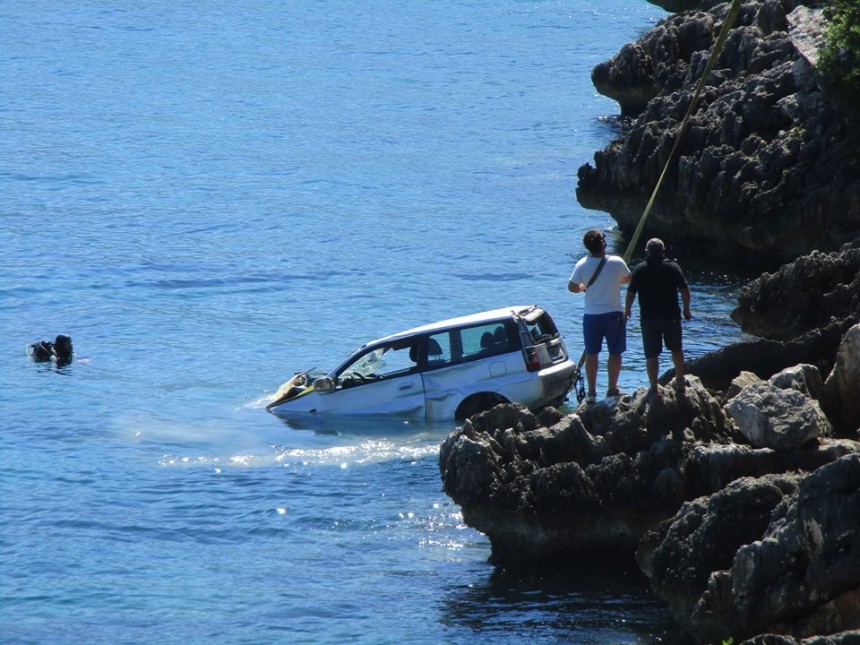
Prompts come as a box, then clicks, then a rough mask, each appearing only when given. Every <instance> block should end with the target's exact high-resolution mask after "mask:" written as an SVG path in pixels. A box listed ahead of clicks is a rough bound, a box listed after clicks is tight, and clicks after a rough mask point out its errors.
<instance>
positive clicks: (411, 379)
mask: <svg viewBox="0 0 860 645" xmlns="http://www.w3.org/2000/svg"><path fill="white" fill-rule="evenodd" d="M417 351H418V350H417V345H413V344H410V343H409V342H408V341H403V340H401V341H399V342H396V343H385V344H381V345H377V346H374V347H371V348H368V349H367V350H365V351H364V352H362V353H361V354H359V355H358V356H356V358H355V360H353V361H351V362H350V363H348V364H347V365H345V366H344V367H342V368H341V369H340V370H338V374H337V375H336V378H335V388H334V390H333V391H331V392H326V393H320V395H319V408H318V411H320V412H326V413H333V414H392V415H398V416H403V417H407V418H423V417H424V385H423V383H422V381H421V375H420V374H419V372H418V360H417V358H418V356H417Z"/></svg>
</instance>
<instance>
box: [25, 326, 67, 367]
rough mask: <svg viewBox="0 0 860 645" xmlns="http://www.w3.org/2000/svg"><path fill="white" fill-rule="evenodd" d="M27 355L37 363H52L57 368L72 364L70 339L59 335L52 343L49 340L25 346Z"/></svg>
mask: <svg viewBox="0 0 860 645" xmlns="http://www.w3.org/2000/svg"><path fill="white" fill-rule="evenodd" d="M27 354H29V355H30V358H32V359H33V360H34V361H36V362H37V363H45V362H47V361H53V362H55V363H56V364H57V366H58V367H62V366H63V365H68V364H69V363H71V362H72V354H73V352H72V339H71V338H70V337H68V336H65V335H63V334H60V335H59V336H57V337H56V338H55V339H54V342H53V343H52V342H51V341H49V340H40V341H39V342H37V343H31V344H30V345H27Z"/></svg>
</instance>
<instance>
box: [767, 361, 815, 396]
mask: <svg viewBox="0 0 860 645" xmlns="http://www.w3.org/2000/svg"><path fill="white" fill-rule="evenodd" d="M768 383H770V384H771V385H773V386H774V387H778V388H779V389H781V390H797V391H798V392H802V393H803V394H805V395H806V396H808V397H809V398H811V399H815V400H816V401H818V400H820V399H821V396H822V394H823V393H824V381H823V380H822V378H821V372H819V371H818V368H817V367H815V365H809V364H808V363H801V364H800V365H795V366H794V367H787V368H785V369H784V370H782V371H781V372H779V373H778V374H774V375H773V376H771V377H770V378H769V379H768Z"/></svg>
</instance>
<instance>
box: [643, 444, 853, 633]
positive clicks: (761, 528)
mask: <svg viewBox="0 0 860 645" xmlns="http://www.w3.org/2000/svg"><path fill="white" fill-rule="evenodd" d="M636 557H637V561H638V562H639V563H640V568H641V569H642V570H643V571H644V572H645V573H646V575H648V577H649V579H650V582H651V586H652V588H653V589H654V591H655V593H657V594H658V595H659V596H660V597H662V598H664V599H665V600H666V601H667V602H668V604H669V607H670V610H671V612H672V614H673V616H674V617H675V619H676V620H677V621H678V622H679V624H680V625H681V626H682V627H683V629H684V630H685V631H687V632H688V633H690V634H692V635H693V636H694V637H695V638H696V639H697V640H698V641H700V642H707V643H711V642H720V640H721V639H724V638H728V637H729V636H731V637H733V638H735V639H743V638H748V637H752V636H753V635H755V634H765V633H773V634H784V635H787V636H789V637H791V638H792V639H793V638H807V637H810V636H812V635H814V634H819V635H827V634H833V635H834V637H835V638H837V640H836V641H834V642H851V641H845V640H839V639H842V638H844V637H843V636H841V634H844V633H845V632H849V634H850V630H857V629H860V454H852V455H847V456H844V457H842V458H840V459H838V460H835V461H834V462H832V463H830V464H827V465H824V466H822V467H821V468H818V469H817V470H815V472H813V473H811V474H809V475H807V476H805V477H802V476H799V475H780V476H767V477H760V478H757V479H747V480H738V481H735V482H733V483H732V484H730V485H729V486H727V487H726V488H725V489H724V490H722V491H720V492H718V493H716V494H714V495H711V496H709V497H707V498H702V499H697V500H695V501H693V502H689V503H687V504H685V505H684V506H683V507H682V509H681V510H680V511H679V512H678V513H677V514H676V515H675V517H673V518H672V519H671V520H669V521H667V522H665V523H663V524H662V525H661V526H660V527H659V528H658V529H657V530H655V531H652V532H649V533H648V534H647V535H646V536H645V538H644V539H643V541H642V544H641V546H640V548H639V550H638V551H637V554H636ZM762 638H763V637H759V639H758V640H755V641H753V642H759V643H771V642H789V643H791V642H794V641H793V640H787V641H783V640H762Z"/></svg>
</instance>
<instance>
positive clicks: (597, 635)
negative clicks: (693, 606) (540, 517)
mask: <svg viewBox="0 0 860 645" xmlns="http://www.w3.org/2000/svg"><path fill="white" fill-rule="evenodd" d="M441 621H442V622H443V623H444V624H446V625H449V626H451V627H457V628H459V629H463V628H467V629H470V630H472V631H474V632H475V633H476V634H477V633H480V634H481V635H482V636H487V635H497V636H498V637H499V639H500V640H502V641H504V640H505V636H509V637H510V636H513V635H514V634H516V635H517V639H523V638H526V639H527V640H528V642H559V641H566V642H576V643H643V644H644V643H649V644H651V643H680V642H683V638H682V636H681V634H680V633H679V631H678V628H677V625H676V624H675V623H674V622H673V621H672V619H671V618H670V616H669V614H668V612H667V610H666V608H665V605H664V604H663V602H662V601H660V600H659V599H658V598H656V597H655V596H654V595H653V594H652V593H651V591H650V589H649V587H648V582H647V580H646V579H645V577H644V576H643V574H642V573H641V572H640V571H639V569H638V568H637V567H636V566H635V564H634V563H632V562H630V563H629V564H628V563H625V562H619V561H618V559H617V558H615V559H614V560H610V559H608V558H607V559H598V560H593V559H589V562H584V563H581V564H577V565H569V566H561V567H559V566H552V567H551V566H547V565H545V566H541V567H530V568H517V569H502V568H496V569H495V570H493V571H492V572H491V573H490V574H489V575H488V576H487V577H486V579H484V580H480V581H477V582H474V583H472V584H469V585H468V586H459V587H456V588H452V589H450V590H449V592H448V593H447V595H446V597H445V599H444V600H443V601H442V606H441Z"/></svg>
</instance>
